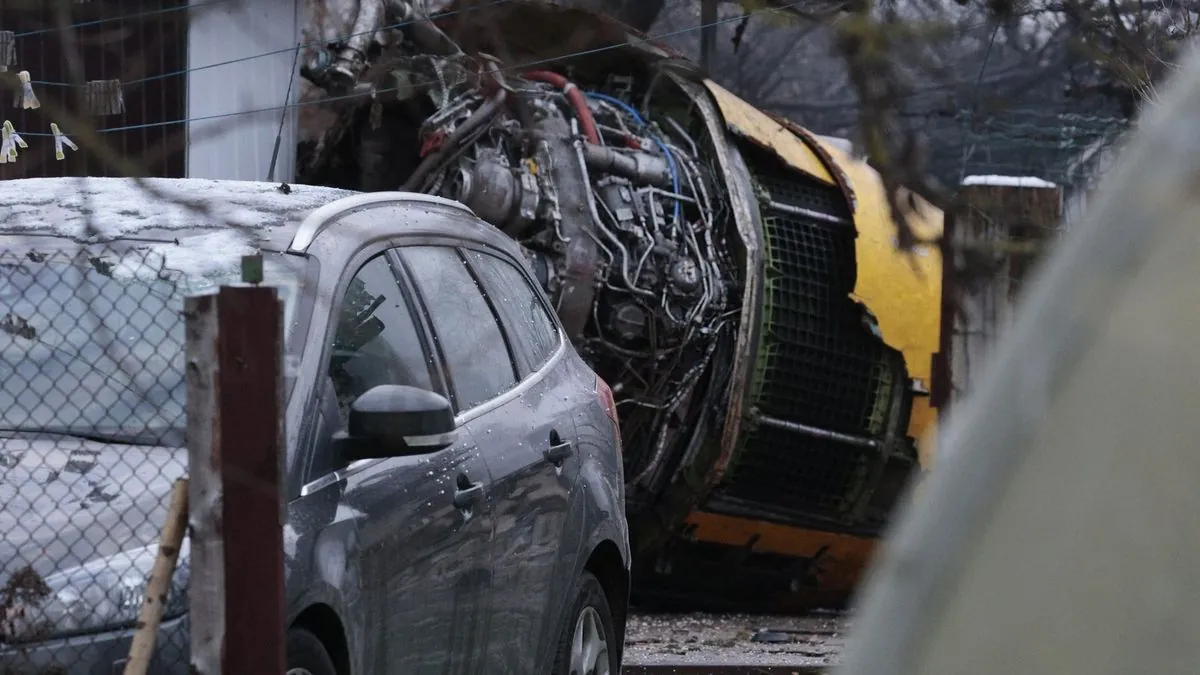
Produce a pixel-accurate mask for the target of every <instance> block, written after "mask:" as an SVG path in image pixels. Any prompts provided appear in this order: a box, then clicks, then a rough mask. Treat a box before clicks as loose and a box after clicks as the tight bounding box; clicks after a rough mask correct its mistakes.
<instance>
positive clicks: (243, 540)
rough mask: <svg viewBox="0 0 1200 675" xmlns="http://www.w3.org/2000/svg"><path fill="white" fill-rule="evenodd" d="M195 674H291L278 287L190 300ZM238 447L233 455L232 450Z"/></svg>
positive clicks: (224, 291) (191, 597) (191, 584)
mask: <svg viewBox="0 0 1200 675" xmlns="http://www.w3.org/2000/svg"><path fill="white" fill-rule="evenodd" d="M185 313H186V317H187V333H188V343H187V347H188V359H187V363H188V366H187V371H188V413H189V415H188V432H189V433H188V459H189V467H190V469H189V470H190V474H191V486H190V487H191V489H190V495H189V496H190V497H191V498H192V499H191V501H192V503H193V504H194V506H195V508H194V509H193V510H192V514H191V518H190V521H191V526H192V538H193V541H192V556H193V557H192V562H193V565H192V575H191V579H190V582H189V592H188V594H189V601H190V624H191V672H193V673H195V674H196V675H232V674H234V673H282V672H283V670H284V663H285V660H284V625H283V622H284V591H283V515H284V511H283V509H284V505H283V504H284V503H283V498H282V497H283V495H282V483H283V481H282V476H283V470H282V457H283V452H282V446H283V442H282V437H283V434H282V419H283V415H282V412H283V363H282V362H283V358H282V353H283V322H282V312H281V307H280V302H279V297H278V294H277V292H276V290H275V289H274V288H270V287H257V286H254V287H228V286H227V287H222V288H221V289H220V290H219V291H218V293H217V295H216V296H215V297H213V296H205V297H200V298H194V299H189V300H188V302H187V305H186V309H185ZM226 445H228V447H229V448H231V449H233V450H234V451H229V452H226V451H225V450H224V448H225V446H226Z"/></svg>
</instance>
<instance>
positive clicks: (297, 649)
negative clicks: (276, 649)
mask: <svg viewBox="0 0 1200 675" xmlns="http://www.w3.org/2000/svg"><path fill="white" fill-rule="evenodd" d="M287 675H338V672H337V668H336V667H334V665H333V659H332V658H331V657H330V656H329V652H328V651H326V650H325V645H324V644H323V643H322V642H321V639H320V638H318V637H317V636H316V635H314V634H313V633H312V632H310V631H308V630H305V629H303V628H293V629H291V630H289V631H288V633H287Z"/></svg>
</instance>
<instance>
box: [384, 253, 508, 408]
mask: <svg viewBox="0 0 1200 675" xmlns="http://www.w3.org/2000/svg"><path fill="white" fill-rule="evenodd" d="M400 255H401V256H402V257H403V258H404V261H405V263H407V264H408V266H409V269H410V270H411V271H412V276H413V281H414V283H415V284H416V286H417V288H418V289H419V291H420V293H421V296H422V297H423V298H424V299H425V307H426V309H427V310H428V312H429V315H430V321H431V323H433V331H434V339H435V340H437V341H438V343H439V344H440V345H441V349H442V354H443V356H444V358H445V359H446V367H447V369H448V370H449V371H450V373H449V374H450V379H451V380H452V381H453V383H454V392H455V395H456V403H457V406H458V410H460V411H461V410H467V409H470V408H473V407H475V406H477V405H479V404H480V403H483V402H485V401H487V400H489V399H491V398H495V397H496V396H499V395H500V394H502V393H504V392H505V391H508V390H509V389H511V388H512V387H513V386H515V385H516V383H517V375H516V369H515V368H514V366H513V363H512V358H511V357H510V355H509V351H508V350H509V348H508V344H507V343H506V342H505V341H504V335H503V334H502V333H501V332H500V325H499V324H498V323H497V322H496V317H495V314H494V313H493V311H492V308H491V307H490V306H489V305H488V302H487V300H486V299H485V298H484V297H483V293H482V292H481V290H480V288H479V285H478V284H476V283H475V279H474V277H472V276H471V273H470V271H469V270H468V269H467V267H466V264H465V263H464V262H463V259H462V258H461V257H460V256H459V254H458V252H457V251H455V250H454V249H451V248H445V247H440V246H411V247H407V246H406V247H404V248H402V249H400Z"/></svg>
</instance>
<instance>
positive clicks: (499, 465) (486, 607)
mask: <svg viewBox="0 0 1200 675" xmlns="http://www.w3.org/2000/svg"><path fill="white" fill-rule="evenodd" d="M152 185H153V186H154V187H155V192H159V193H165V194H160V195H159V196H158V197H153V198H152V197H149V196H148V195H147V194H146V193H145V192H143V191H142V189H141V188H139V187H137V186H135V185H133V184H132V183H131V182H129V181H126V180H123V179H88V180H86V181H83V182H79V181H75V180H74V179H32V180H13V181H6V182H4V183H2V184H0V197H2V198H0V329H2V330H0V429H3V431H0V503H2V504H3V509H2V510H0V587H4V585H5V583H6V582H10V581H12V580H11V579H10V577H12V576H13V575H14V573H19V574H24V575H34V576H35V577H36V579H37V583H38V584H40V583H44V584H45V585H46V590H48V594H47V595H45V597H43V598H40V599H37V600H32V599H29V598H26V599H25V600H21V599H20V598H16V599H11V598H10V599H6V598H4V597H0V613H2V614H3V616H0V673H5V674H6V675H7V674H8V673H26V672H28V673H43V672H55V673H68V674H72V675H73V674H76V673H78V674H81V675H82V674H85V673H86V674H88V675H100V674H103V675H111V673H113V672H119V671H117V670H115V669H119V668H120V666H121V664H122V662H123V660H124V658H125V657H126V654H127V652H128V649H129V644H130V640H131V635H132V627H133V624H134V623H135V622H136V610H137V605H138V603H139V602H140V593H141V589H142V588H143V587H144V580H145V577H146V573H147V572H148V570H149V567H150V565H151V564H152V562H153V559H154V554H155V551H156V540H157V536H158V528H159V527H160V526H161V524H162V521H163V518H164V512H165V501H166V495H167V493H168V491H169V490H170V487H171V485H172V482H173V481H174V480H175V479H176V478H178V477H180V476H182V475H184V474H185V473H186V451H185V450H184V449H183V447H184V438H183V429H184V419H185V416H184V414H183V412H184V408H183V405H184V393H185V380H184V375H183V353H182V343H183V323H182V322H183V319H182V316H181V315H180V313H179V309H180V308H181V306H182V297H183V296H184V295H187V294H190V293H197V292H205V290H206V289H211V288H215V287H216V286H217V285H219V284H221V283H225V282H234V281H236V280H237V279H238V276H239V267H238V266H239V262H240V256H241V255H243V254H244V253H246V252H247V251H250V250H259V251H261V252H262V253H263V257H264V266H265V270H266V279H267V283H268V284H271V285H276V286H278V287H279V288H280V289H281V295H282V296H283V298H284V306H285V326H286V352H287V363H288V368H287V370H288V373H287V380H286V383H285V393H286V396H287V400H286V415H287V417H286V427H285V428H286V439H287V443H286V448H287V457H286V474H285V480H286V491H287V496H288V504H287V519H286V526H285V530H284V548H285V563H286V597H287V609H288V627H289V629H288V630H289V632H288V658H289V669H291V670H290V672H291V673H294V674H295V675H304V674H305V673H307V674H310V675H350V674H356V675H357V674H360V673H384V672H387V673H406V674H407V673H423V672H430V673H432V672H437V673H447V672H452V673H520V674H525V673H551V672H553V673H556V674H557V673H564V674H565V673H576V672H578V673H609V672H612V673H615V672H618V669H619V665H618V664H619V662H620V650H621V645H622V643H623V636H624V625H625V614H626V607H627V599H628V586H629V549H628V534H627V529H626V522H625V509H624V481H623V476H622V468H621V458H620V446H619V443H620V441H619V436H618V429H617V426H616V417H615V415H616V411H615V409H614V407H613V404H612V396H611V392H610V391H609V390H608V387H607V385H605V384H604V382H603V381H602V380H600V379H599V378H598V377H597V376H596V375H595V373H594V372H593V371H592V370H591V369H590V368H588V366H587V365H585V364H584V362H583V361H582V360H581V359H580V357H579V356H578V354H577V353H576V352H575V350H574V349H573V348H572V347H571V345H570V344H569V343H568V342H567V341H566V340H565V338H564V335H563V332H562V329H561V327H560V326H559V324H558V321H557V319H556V318H555V314H554V312H553V311H552V308H551V307H550V306H549V304H548V301H547V299H546V296H545V294H544V293H543V292H542V290H541V289H540V288H539V286H538V284H537V283H536V281H535V276H534V275H533V274H532V269H531V267H530V266H529V265H528V264H527V263H526V262H525V261H524V258H523V257H522V254H521V249H520V248H519V247H518V246H517V245H516V244H515V243H514V242H513V241H512V240H511V239H509V238H508V237H506V236H504V235H502V234H501V233H499V232H498V231H497V230H495V229H494V228H492V227H491V226H490V225H487V224H485V223H483V222H482V221H480V220H479V219H478V218H476V217H474V215H473V214H472V213H471V212H470V211H469V210H467V209H466V208H465V207H463V206H462V205H460V204H457V203H455V202H450V201H446V200H442V199H438V198H433V197H427V196H423V195H411V194H403V193H375V194H355V193H348V192H343V191H337V190H329V189H324V188H307V187H303V186H290V187H283V186H276V185H269V184H259V183H239V182H225V181H193V180H166V179H155V180H153V181H152ZM162 197H172V198H173V199H174V201H175V202H186V201H188V200H191V201H192V202H194V203H193V204H191V205H190V206H188V205H180V204H177V203H170V204H168V203H166V202H162V201H157V200H159V199H161V198H162ZM204 204H208V205H212V206H215V207H216V208H196V206H197V205H204ZM89 214H90V215H89ZM98 240H104V243H103V245H100V244H98V243H96V242H97V241H98ZM80 241H87V242H88V243H87V244H86V245H81V244H80V243H79V242H80ZM81 251H82V253H81ZM148 256H149V257H153V256H157V257H155V258H154V259H155V260H161V261H162V264H161V265H159V266H157V267H156V266H155V265H154V264H152V263H149V262H147V260H148V259H149V257H148ZM131 261H132V262H131ZM147 270H149V271H150V273H148V274H147V273H145V272H147ZM164 270H171V273H170V274H168V273H166V272H164ZM118 272H120V273H118ZM81 288H87V289H90V290H89V292H88V293H87V294H81V293H80V292H79V289H81ZM104 298H110V299H111V305H104V307H106V308H107V309H105V310H104V311H100V312H95V311H94V309H95V306H96V304H95V303H96V302H98V301H101V300H103V299H104ZM89 302H90V303H92V310H93V314H96V315H97V316H94V317H92V318H90V319H88V320H87V321H92V323H90V324H89V323H87V321H85V320H84V319H83V318H81V317H82V316H83V312H84V311H85V310H87V309H88V307H87V303H89ZM122 303H125V305H122ZM126 305H127V306H126ZM105 334H108V335H109V338H113V337H115V338H116V339H115V340H114V339H110V345H109V346H108V347H104V346H103V345H101V346H99V347H97V344H96V343H98V342H99V337H98V336H101V335H105ZM111 345H118V346H119V347H120V349H121V350H123V351H122V353H123V354H125V355H126V356H128V357H129V358H130V359H132V360H133V362H136V363H137V364H138V371H137V372H135V373H128V372H125V371H124V370H122V369H121V368H120V367H119V361H120V360H119V359H113V358H112V355H111ZM106 350H108V351H106ZM110 362H112V363H118V365H107V364H109V363H110ZM143 380H147V381H143ZM64 382H69V383H70V384H69V385H64V384H63V383H64ZM368 409H374V410H376V411H378V410H383V411H384V412H404V411H408V412H413V411H418V412H421V413H422V414H421V415H419V416H410V419H416V420H419V421H420V423H421V424H424V425H427V426H425V427H424V428H422V429H416V428H414V429H408V430H404V429H393V430H392V431H395V432H398V433H400V435H402V436H405V442H404V443H400V444H399V447H397V446H396V445H394V444H392V445H389V444H387V443H385V442H384V439H381V438H377V437H374V436H373V435H372V434H370V433H369V432H364V434H360V435H359V437H355V438H347V435H346V434H345V433H339V432H345V431H346V430H347V428H348V425H349V426H350V427H355V425H353V424H350V422H351V420H352V419H354V418H356V416H358V417H357V419H358V421H359V422H360V423H361V422H362V421H363V419H364V418H363V417H361V416H362V415H364V414H365V413H366V412H367V411H368ZM128 420H136V421H137V423H136V424H132V423H130V422H129V421H128ZM439 424H443V426H438V425H439ZM428 425H433V426H428ZM358 426H359V427H360V428H366V427H369V426H370V425H361V424H359V425H358ZM418 431H419V432H421V433H417V432H418ZM185 553H186V552H185ZM183 559H184V560H185V561H186V555H185V556H183ZM187 572H188V570H187V566H186V564H185V565H183V566H182V567H181V569H180V571H179V573H178V574H177V576H176V579H175V585H174V588H173V589H172V598H171V600H170V602H169V607H168V612H167V618H166V619H165V620H164V622H163V626H162V629H161V632H160V635H159V639H158V644H159V649H158V650H157V652H156V654H155V662H154V664H153V665H152V667H151V672H154V673H186V672H187V671H188V666H187V662H188V657H187V643H188V638H187V612H186V610H187V606H186V593H185V588H186V583H187ZM9 585H10V586H11V585H12V584H9ZM18 595H19V594H18ZM35 617H36V619H37V620H36V621H35V620H34V618H35ZM35 627H36V629H35Z"/></svg>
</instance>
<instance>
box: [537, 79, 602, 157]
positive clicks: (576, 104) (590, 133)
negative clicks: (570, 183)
mask: <svg viewBox="0 0 1200 675" xmlns="http://www.w3.org/2000/svg"><path fill="white" fill-rule="evenodd" d="M521 77H524V78H525V79H526V80H532V81H534V82H545V83H546V84H548V85H550V86H552V87H558V88H559V89H562V90H563V93H564V94H566V96H567V100H568V101H570V102H571V107H572V108H575V114H576V115H578V116H579V126H581V127H583V135H584V136H585V137H587V139H588V143H591V144H592V145H600V132H599V131H598V130H597V129H596V118H595V117H592V109H591V108H589V107H588V104H587V97H586V96H584V95H583V92H582V91H580V89H579V87H576V86H575V85H574V84H572V83H571V82H569V81H567V78H565V77H563V76H562V75H559V74H558V73H555V72H551V71H549V70H534V71H531V72H528V73H525V74H524V75H522V76H521Z"/></svg>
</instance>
